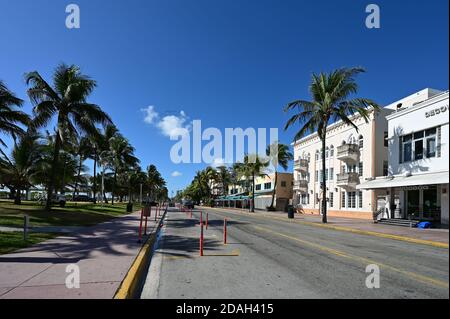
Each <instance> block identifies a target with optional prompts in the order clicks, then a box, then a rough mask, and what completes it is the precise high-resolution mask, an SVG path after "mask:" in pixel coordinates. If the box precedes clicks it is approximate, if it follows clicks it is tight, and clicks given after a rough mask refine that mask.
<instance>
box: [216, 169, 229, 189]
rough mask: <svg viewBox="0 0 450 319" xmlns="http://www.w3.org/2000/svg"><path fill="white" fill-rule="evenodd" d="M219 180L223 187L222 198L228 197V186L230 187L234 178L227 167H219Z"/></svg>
mask: <svg viewBox="0 0 450 319" xmlns="http://www.w3.org/2000/svg"><path fill="white" fill-rule="evenodd" d="M217 178H218V181H219V182H220V183H221V185H222V196H226V195H227V192H226V190H227V189H228V185H230V183H231V178H232V177H231V173H230V171H229V170H228V168H227V167H226V166H219V167H218V168H217Z"/></svg>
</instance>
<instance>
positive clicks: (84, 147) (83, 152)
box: [72, 136, 95, 200]
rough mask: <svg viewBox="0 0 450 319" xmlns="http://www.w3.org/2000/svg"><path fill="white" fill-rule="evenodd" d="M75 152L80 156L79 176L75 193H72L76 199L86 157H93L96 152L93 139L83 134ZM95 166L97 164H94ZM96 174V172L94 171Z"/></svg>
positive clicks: (76, 180)
mask: <svg viewBox="0 0 450 319" xmlns="http://www.w3.org/2000/svg"><path fill="white" fill-rule="evenodd" d="M75 152H76V155H77V156H78V172H77V178H76V179H75V186H74V188H73V193H72V200H73V199H75V195H76V194H77V193H78V191H79V190H78V183H79V180H80V177H81V172H82V169H83V163H84V161H85V160H86V159H88V158H91V157H93V155H94V154H93V153H94V149H93V145H92V142H91V139H90V138H89V137H86V136H81V137H80V138H79V139H78V141H77V144H76V145H75ZM94 166H95V164H94ZM94 175H95V172H94ZM94 197H95V193H94Z"/></svg>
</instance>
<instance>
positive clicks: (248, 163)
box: [242, 154, 269, 213]
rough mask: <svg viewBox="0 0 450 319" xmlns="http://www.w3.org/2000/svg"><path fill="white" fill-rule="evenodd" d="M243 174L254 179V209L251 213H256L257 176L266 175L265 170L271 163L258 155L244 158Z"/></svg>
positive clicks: (252, 208)
mask: <svg viewBox="0 0 450 319" xmlns="http://www.w3.org/2000/svg"><path fill="white" fill-rule="evenodd" d="M243 164H244V165H243V167H242V169H243V171H242V173H243V174H244V175H246V176H251V179H252V207H251V212H252V213H254V212H255V190H256V189H255V180H256V177H257V176H264V175H266V174H265V172H264V170H265V169H266V168H267V166H269V163H268V162H267V161H265V160H263V159H262V158H260V157H259V156H258V155H255V154H250V155H246V156H245V157H244V163H243Z"/></svg>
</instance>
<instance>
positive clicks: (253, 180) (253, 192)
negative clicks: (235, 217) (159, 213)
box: [251, 172, 255, 213]
mask: <svg viewBox="0 0 450 319" xmlns="http://www.w3.org/2000/svg"><path fill="white" fill-rule="evenodd" d="M252 183H253V191H252V210H251V212H252V213H254V212H255V172H253V174H252Z"/></svg>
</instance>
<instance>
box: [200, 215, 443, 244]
mask: <svg viewBox="0 0 450 319" xmlns="http://www.w3.org/2000/svg"><path fill="white" fill-rule="evenodd" d="M208 208H209V207H208ZM211 209H214V210H218V211H223V212H228V213H230V211H229V210H226V209H223V208H215V207H211ZM231 213H234V214H246V215H250V216H255V217H259V218H269V219H276V220H280V221H285V222H286V221H287V222H295V223H298V224H304V225H308V226H315V227H322V228H329V229H333V230H338V231H345V232H350V233H354V234H360V235H367V236H375V237H381V238H388V239H393V240H400V241H405V242H409V243H414V244H421V245H428V246H433V247H438V248H446V249H448V248H449V246H448V244H447V243H443V242H438V241H432V240H424V239H416V238H411V237H406V236H399V235H392V234H385V233H379V232H374V231H369V230H360V229H355V228H350V227H343V226H332V225H327V224H319V223H314V222H307V221H303V220H298V219H297V220H295V219H294V220H286V219H284V218H279V217H276V216H270V215H254V214H253V213H247V212H234V211H231Z"/></svg>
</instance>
